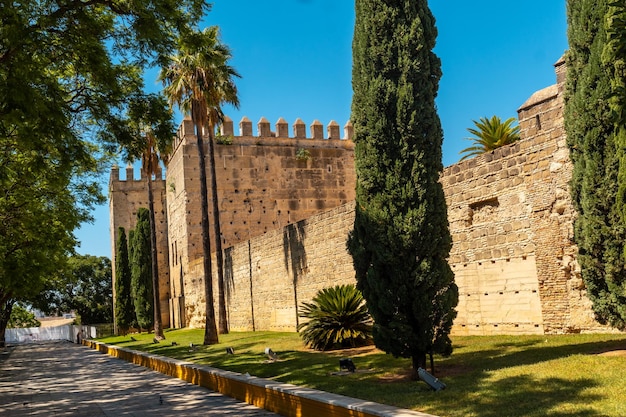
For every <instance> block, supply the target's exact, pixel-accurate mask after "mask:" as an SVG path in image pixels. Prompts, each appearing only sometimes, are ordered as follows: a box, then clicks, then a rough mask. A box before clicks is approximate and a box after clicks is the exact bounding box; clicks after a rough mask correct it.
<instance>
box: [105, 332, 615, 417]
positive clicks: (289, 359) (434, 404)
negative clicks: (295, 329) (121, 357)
mask: <svg viewBox="0 0 626 417" xmlns="http://www.w3.org/2000/svg"><path fill="white" fill-rule="evenodd" d="M165 335H166V337H167V339H166V340H165V341H162V342H161V343H158V344H154V343H152V337H153V336H152V335H150V334H141V335H133V337H134V338H135V339H136V340H135V341H132V340H131V339H130V336H125V337H111V338H106V339H102V341H103V342H105V343H111V344H116V345H120V346H125V347H128V348H132V349H137V350H143V351H148V352H151V353H155V354H160V355H164V356H169V357H173V358H178V359H184V360H188V361H191V362H196V363H202V364H206V365H209V366H213V367H216V368H220V369H226V370H231V371H235V372H241V373H246V372H248V373H250V374H251V375H255V376H259V377H263V378H271V379H275V380H279V381H282V382H286V383H291V384H296V385H300V386H306V387H311V388H316V389H320V390H324V391H329V392H334V393H338V394H343V395H347V396H350V397H356V398H361V399H366V400H371V401H376V402H380V403H384V404H390V405H395V406H398V407H403V408H410V409H414V410H419V411H423V412H427V413H431V414H435V415H439V416H446V417H448V416H449V417H457V416H458V417H461V416H462V417H503V416H507V417H522V416H523V417H533V416H537V417H539V416H552V417H563V416H574V417H600V416H602V417H604V416H607V417H624V416H626V378H624V373H626V355H624V354H616V353H619V352H618V351H621V350H626V334H578V335H559V336H481V337H455V338H454V339H453V342H454V347H455V351H454V353H453V355H452V356H451V357H449V358H440V357H436V365H435V366H436V371H437V376H438V377H439V378H440V379H441V380H442V381H443V382H445V384H446V385H447V389H446V390H444V391H440V392H433V391H431V390H430V389H429V387H428V386H427V385H426V384H424V383H423V382H419V381H412V380H410V379H409V377H408V375H409V370H410V361H409V360H408V359H401V358H400V359H398V358H393V357H392V356H390V355H386V354H384V353H382V352H380V351H378V350H376V349H375V348H373V347H368V348H361V349H355V350H349V351H332V352H325V353H320V352H315V351H312V350H309V349H306V348H305V347H304V346H303V344H302V341H301V340H300V338H299V336H298V334H297V333H275V332H249V333H231V334H228V335H221V336H220V343H219V344H217V345H212V346H198V348H197V350H194V351H190V349H189V344H190V343H194V344H197V345H201V343H202V338H203V331H202V330H189V329H183V330H171V331H166V333H165ZM172 342H176V343H177V346H172ZM226 347H232V348H233V349H234V350H235V355H227V354H226ZM266 347H271V348H272V350H274V351H275V352H276V353H277V354H278V356H279V360H278V361H276V362H269V361H268V360H267V358H266V356H265V354H264V350H265V348H266ZM621 353H623V352H621ZM344 357H351V358H352V359H353V361H354V363H355V364H356V366H357V372H356V373H354V374H348V375H333V373H336V372H337V371H339V359H340V358H344Z"/></svg>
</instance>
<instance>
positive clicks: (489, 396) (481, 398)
mask: <svg viewBox="0 0 626 417" xmlns="http://www.w3.org/2000/svg"><path fill="white" fill-rule="evenodd" d="M595 386H597V384H596V383H595V382H594V381H593V380H591V379H581V380H576V381H571V380H565V379H560V378H546V379H536V378H533V377H531V376H529V375H519V376H512V377H506V378H502V379H500V380H497V381H491V383H490V384H488V385H486V386H483V387H482V388H481V389H480V395H475V393H474V392H472V391H469V390H464V391H463V392H459V390H457V389H454V388H452V389H450V390H449V391H447V392H445V393H436V394H435V393H431V394H428V395H430V396H431V397H434V398H431V401H430V404H431V407H432V409H433V410H436V411H437V413H439V414H441V415H449V414H454V415H468V416H477V417H502V416H503V415H506V416H507V417H535V416H536V417H539V416H550V417H565V416H568V417H594V416H597V417H600V416H602V415H604V414H598V413H597V412H596V411H595V410H594V409H593V408H591V407H590V404H591V403H593V402H594V401H597V400H598V399H600V397H599V396H597V395H592V394H588V393H585V389H587V388H592V387H595ZM438 394H443V395H438ZM429 408H430V407H429ZM505 410H506V411H505ZM503 411H505V414H503Z"/></svg>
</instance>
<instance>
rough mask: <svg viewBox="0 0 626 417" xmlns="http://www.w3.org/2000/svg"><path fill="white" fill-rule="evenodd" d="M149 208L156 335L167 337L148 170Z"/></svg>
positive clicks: (160, 337)
mask: <svg viewBox="0 0 626 417" xmlns="http://www.w3.org/2000/svg"><path fill="white" fill-rule="evenodd" d="M147 175H148V208H149V211H150V253H151V255H152V256H151V258H152V294H153V299H154V337H155V339H157V340H163V339H165V335H164V334H163V323H162V322H161V296H160V294H159V261H158V259H157V241H156V240H157V239H156V223H155V216H154V193H153V192H152V173H151V172H148V174H147Z"/></svg>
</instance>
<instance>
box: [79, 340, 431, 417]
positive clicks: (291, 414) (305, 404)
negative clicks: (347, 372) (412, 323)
mask: <svg viewBox="0 0 626 417" xmlns="http://www.w3.org/2000/svg"><path fill="white" fill-rule="evenodd" d="M82 344H83V345H85V346H88V347H90V348H92V349H95V350H98V351H100V352H102V353H105V354H107V355H110V356H113V357H116V358H119V359H123V360H125V361H127V362H131V363H134V364H137V365H141V366H144V367H146V368H150V369H153V370H155V371H157V372H160V373H162V374H165V375H169V376H172V377H175V378H179V379H182V380H184V381H187V382H190V383H192V384H195V385H198V386H201V387H204V388H208V389H210V390H212V391H216V392H219V393H221V394H224V395H227V396H229V397H233V398H236V399H238V400H240V401H245V402H246V403H248V404H252V405H255V406H257V407H259V408H263V409H265V410H268V411H271V412H274V413H277V414H280V415H283V416H286V417H318V416H325V417H326V416H327V417H436V416H433V415H431V414H425V413H420V412H418V411H413V410H405V409H402V408H397V407H391V406H387V405H383V404H379V403H375V402H371V401H364V400H359V399H356V398H350V397H346V396H343V395H338V394H331V393H327V392H324V391H318V390H313V389H309V388H300V387H297V386H295V385H291V384H283V383H280V382H276V381H272V380H270V379H263V378H257V377H254V376H247V375H242V374H239V373H237V372H230V371H223V370H221V369H217V368H211V367H209V366H204V365H197V364H194V363H191V362H185V361H179V360H177V359H172V358H168V357H165V356H160V355H152V354H149V353H145V352H139V351H136V350H131V349H126V348H121V347H118V346H113V345H107V344H105V343H100V342H95V341H92V340H83V341H82Z"/></svg>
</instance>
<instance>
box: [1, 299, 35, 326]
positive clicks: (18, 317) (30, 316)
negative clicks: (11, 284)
mask: <svg viewBox="0 0 626 417" xmlns="http://www.w3.org/2000/svg"><path fill="white" fill-rule="evenodd" d="M39 326H41V322H40V321H39V320H37V318H36V317H35V314H34V313H33V312H32V311H30V310H28V309H27V308H26V307H24V306H23V305H22V304H20V303H17V304H15V305H14V306H13V311H12V312H11V318H10V319H9V325H8V326H7V327H9V328H13V329H16V328H29V327H39Z"/></svg>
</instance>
